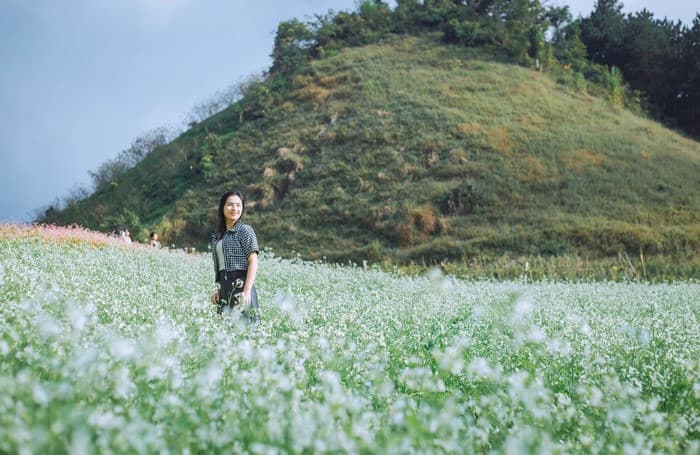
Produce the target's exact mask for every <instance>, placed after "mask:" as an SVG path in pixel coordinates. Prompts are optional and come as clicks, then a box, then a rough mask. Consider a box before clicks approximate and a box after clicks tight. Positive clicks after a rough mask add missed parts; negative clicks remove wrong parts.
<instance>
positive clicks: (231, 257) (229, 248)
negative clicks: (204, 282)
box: [211, 223, 260, 273]
mask: <svg viewBox="0 0 700 455" xmlns="http://www.w3.org/2000/svg"><path fill="white" fill-rule="evenodd" d="M218 241H219V238H218V235H217V234H212V236H211V252H212V255H213V257H214V273H218V271H219V264H218V261H217V257H216V244H217V243H218ZM221 242H222V246H223V251H224V262H225V263H226V270H227V271H229V272H232V271H234V270H248V256H250V254H251V253H258V252H259V251H260V250H259V249H258V238H257V237H256V236H255V231H254V230H253V228H252V227H250V226H249V225H247V224H245V223H236V224H234V225H233V227H232V228H231V229H229V230H228V231H226V232H224V236H223V238H222V239H221Z"/></svg>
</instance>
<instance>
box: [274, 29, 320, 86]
mask: <svg viewBox="0 0 700 455" xmlns="http://www.w3.org/2000/svg"><path fill="white" fill-rule="evenodd" d="M312 37H313V35H312V33H311V30H309V28H308V26H307V25H306V24H305V23H303V22H301V21H299V20H297V19H292V20H289V21H284V22H281V23H280V24H279V26H278V27H277V34H276V35H275V44H274V48H273V50H272V67H271V69H270V70H271V71H272V72H278V73H284V74H293V73H295V72H298V71H302V69H303V68H304V67H305V66H306V63H307V60H308V57H309V49H310V47H311V44H312Z"/></svg>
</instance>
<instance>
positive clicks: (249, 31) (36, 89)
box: [0, 0, 700, 222]
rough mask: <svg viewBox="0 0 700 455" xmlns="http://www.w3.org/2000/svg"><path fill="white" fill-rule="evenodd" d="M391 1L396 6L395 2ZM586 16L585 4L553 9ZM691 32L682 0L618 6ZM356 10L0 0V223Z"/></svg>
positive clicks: (28, 215)
mask: <svg viewBox="0 0 700 455" xmlns="http://www.w3.org/2000/svg"><path fill="white" fill-rule="evenodd" d="M392 3H393V2H392ZM547 3H552V4H557V5H564V4H568V5H570V8H571V10H572V12H573V13H574V16H576V15H577V14H579V13H580V14H584V15H587V14H588V13H589V12H590V11H591V9H592V7H593V4H594V0H590V1H588V0H568V1H567V0H551V1H550V2H547ZM623 3H624V4H625V8H624V10H625V11H627V12H632V11H639V10H641V9H642V8H644V7H646V8H647V9H649V10H650V11H652V12H653V13H654V15H655V16H656V17H659V18H661V17H665V16H666V17H669V18H671V19H680V20H682V21H683V22H684V23H686V24H690V23H691V21H692V18H693V17H694V16H695V12H696V11H698V10H700V8H699V7H694V6H692V4H693V3H694V2H690V1H687V0H667V1H663V2H660V1H654V2H652V1H646V2H645V1H625V2H623ZM356 6H357V0H326V1H323V0H299V1H295V0H259V1H256V2H250V1H242V0H119V1H113V0H61V1H55V0H0V62H2V65H3V69H2V71H0V160H1V161H2V163H3V170H2V178H0V222H9V221H30V220H31V219H32V217H33V215H34V214H35V211H36V210H37V209H39V208H41V207H43V206H48V205H49V204H50V203H52V202H53V201H54V200H56V199H57V198H60V197H64V196H66V195H67V194H69V193H70V192H71V191H72V190H73V189H75V188H76V187H77V186H78V185H84V186H88V187H89V186H90V177H89V174H88V171H90V170H96V169H97V168H98V167H99V165H100V164H102V163H103V162H105V161H106V160H108V159H113V158H115V157H116V156H117V155H118V154H119V152H120V151H122V150H124V149H126V148H128V147H129V145H130V144H131V142H132V141H133V140H134V139H135V138H137V137H139V136H140V135H142V134H144V133H146V132H147V131H149V130H151V129H154V128H159V127H164V126H165V127H172V128H175V127H177V126H179V125H180V124H181V123H182V121H183V120H184V119H185V117H186V115H187V113H188V112H189V111H190V110H191V108H192V107H193V106H194V105H196V104H197V103H200V102H202V101H205V100H206V99H208V98H209V97H210V96H212V95H213V94H214V93H216V92H217V91H219V90H222V89H224V88H226V87H228V86H230V85H231V84H234V83H237V82H239V81H241V80H242V79H243V78H245V77H246V76H249V75H251V74H254V73H259V72H261V71H263V70H265V69H267V68H268V67H269V65H270V57H269V55H270V53H271V51H272V43H273V39H274V33H275V30H276V28H277V25H278V24H279V22H280V21H283V20H288V19H291V18H298V19H302V20H304V19H311V18H312V17H313V15H314V14H321V13H325V12H327V11H328V10H329V9H333V10H335V11H339V10H354V9H355V8H356Z"/></svg>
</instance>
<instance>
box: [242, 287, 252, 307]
mask: <svg viewBox="0 0 700 455" xmlns="http://www.w3.org/2000/svg"><path fill="white" fill-rule="evenodd" d="M241 300H242V302H241V304H243V308H248V307H250V289H245V288H244V289H243V295H242V296H241Z"/></svg>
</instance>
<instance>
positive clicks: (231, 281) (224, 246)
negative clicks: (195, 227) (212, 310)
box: [211, 191, 259, 321]
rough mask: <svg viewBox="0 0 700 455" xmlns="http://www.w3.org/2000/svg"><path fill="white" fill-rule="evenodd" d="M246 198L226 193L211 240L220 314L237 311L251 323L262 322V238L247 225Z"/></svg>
mask: <svg viewBox="0 0 700 455" xmlns="http://www.w3.org/2000/svg"><path fill="white" fill-rule="evenodd" d="M244 211H245V199H244V198H243V195H242V194H241V193H238V192H233V191H230V192H228V193H224V195H223V196H221V199H220V200H219V213H218V216H219V224H218V230H217V232H216V234H213V235H212V238H211V249H212V252H213V255H214V270H215V271H216V290H215V291H214V293H213V294H212V296H211V301H212V303H213V304H218V313H219V314H221V313H223V312H226V313H231V312H232V310H233V309H234V308H237V309H238V310H240V311H241V312H243V313H246V314H247V315H248V317H249V319H250V320H251V321H257V320H258V294H257V291H256V290H255V275H256V273H257V271H258V253H259V250H258V239H257V237H256V236H255V231H254V230H253V228H252V227H250V226H249V225H247V224H245V223H244V222H243V213H244Z"/></svg>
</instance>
